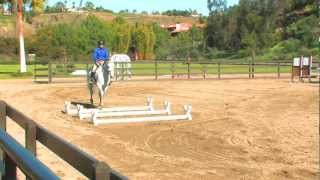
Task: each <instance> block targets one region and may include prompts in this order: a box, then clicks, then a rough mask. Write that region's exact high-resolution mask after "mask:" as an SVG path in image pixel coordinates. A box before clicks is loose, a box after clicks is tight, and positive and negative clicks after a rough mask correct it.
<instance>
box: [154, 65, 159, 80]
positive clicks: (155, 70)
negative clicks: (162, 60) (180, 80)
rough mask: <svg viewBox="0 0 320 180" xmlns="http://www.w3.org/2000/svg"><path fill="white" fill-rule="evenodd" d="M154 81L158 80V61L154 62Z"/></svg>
mask: <svg viewBox="0 0 320 180" xmlns="http://www.w3.org/2000/svg"><path fill="white" fill-rule="evenodd" d="M154 79H155V80H158V61H157V60H155V61H154Z"/></svg>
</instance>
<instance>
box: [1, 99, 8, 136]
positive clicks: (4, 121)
mask: <svg viewBox="0 0 320 180" xmlns="http://www.w3.org/2000/svg"><path fill="white" fill-rule="evenodd" d="M6 111H7V104H6V103H5V102H4V101H0V128H1V129H2V130H4V131H6V129H7V112H6Z"/></svg>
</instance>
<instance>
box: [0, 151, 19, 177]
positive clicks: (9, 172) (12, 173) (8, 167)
mask: <svg viewBox="0 0 320 180" xmlns="http://www.w3.org/2000/svg"><path fill="white" fill-rule="evenodd" d="M4 163H5V174H4V177H3V179H10V180H17V165H16V164H15V163H14V161H13V160H12V159H11V158H10V157H9V156H8V155H5V156H4Z"/></svg>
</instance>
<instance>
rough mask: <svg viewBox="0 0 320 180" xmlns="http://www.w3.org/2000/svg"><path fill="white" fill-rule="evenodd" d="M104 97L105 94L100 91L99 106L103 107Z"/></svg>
mask: <svg viewBox="0 0 320 180" xmlns="http://www.w3.org/2000/svg"><path fill="white" fill-rule="evenodd" d="M102 97H103V93H102V92H101V91H100V90H99V106H100V107H101V106H103V102H102Z"/></svg>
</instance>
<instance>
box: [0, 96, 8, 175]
mask: <svg viewBox="0 0 320 180" xmlns="http://www.w3.org/2000/svg"><path fill="white" fill-rule="evenodd" d="M6 106H7V105H6V103H5V102H4V101H0V128H1V130H3V131H6V129H7V113H6V111H7V110H6V109H7V107H6ZM4 157H5V153H4V152H3V151H2V150H1V149H0V174H1V178H0V179H4V175H5V159H4Z"/></svg>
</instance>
